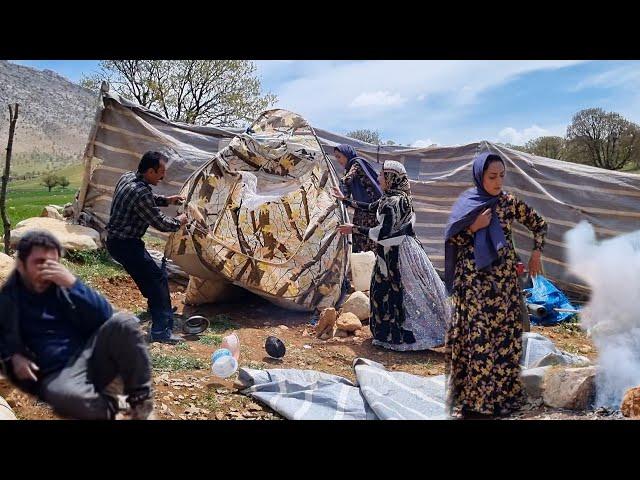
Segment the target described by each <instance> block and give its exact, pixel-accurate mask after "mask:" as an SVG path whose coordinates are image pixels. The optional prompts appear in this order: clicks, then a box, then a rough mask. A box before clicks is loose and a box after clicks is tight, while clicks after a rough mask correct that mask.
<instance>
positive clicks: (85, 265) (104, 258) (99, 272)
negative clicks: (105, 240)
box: [62, 249, 126, 281]
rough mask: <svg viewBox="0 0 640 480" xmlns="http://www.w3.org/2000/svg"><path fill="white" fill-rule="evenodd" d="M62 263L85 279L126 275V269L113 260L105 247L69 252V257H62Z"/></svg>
mask: <svg viewBox="0 0 640 480" xmlns="http://www.w3.org/2000/svg"><path fill="white" fill-rule="evenodd" d="M62 264H63V265H65V266H66V267H67V268H68V269H69V270H71V272H72V273H73V274H74V275H77V276H78V277H80V278H81V279H82V280H85V281H86V280H92V279H95V278H114V277H121V276H125V275H126V272H125V271H124V269H123V268H122V267H121V266H120V265H118V264H117V263H115V262H114V261H113V260H111V257H110V256H109V253H107V251H106V250H105V249H100V250H92V251H77V252H67V257H66V258H63V259H62Z"/></svg>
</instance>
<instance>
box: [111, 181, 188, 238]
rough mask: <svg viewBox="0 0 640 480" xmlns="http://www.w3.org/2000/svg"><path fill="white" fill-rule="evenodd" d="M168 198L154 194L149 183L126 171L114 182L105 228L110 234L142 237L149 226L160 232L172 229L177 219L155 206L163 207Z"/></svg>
mask: <svg viewBox="0 0 640 480" xmlns="http://www.w3.org/2000/svg"><path fill="white" fill-rule="evenodd" d="M168 205H169V201H168V200H167V198H166V197H163V196H162V195H154V194H153V192H152V191H151V185H149V184H148V183H147V182H145V181H144V179H143V178H142V175H139V174H137V173H136V172H127V173H125V174H124V175H123V176H122V177H121V178H120V180H119V181H118V184H117V185H116V190H115V193H114V194H113V201H112V202H111V214H110V218H109V224H108V225H107V231H108V232H109V237H111V238H120V239H130V238H142V236H143V235H144V234H145V233H146V231H147V228H149V226H152V227H153V228H155V229H156V230H160V231H161V232H175V231H177V230H179V229H180V222H179V221H178V220H176V219H175V218H171V217H168V216H167V215H165V214H164V213H162V212H161V211H160V209H159V208H158V207H166V206H168Z"/></svg>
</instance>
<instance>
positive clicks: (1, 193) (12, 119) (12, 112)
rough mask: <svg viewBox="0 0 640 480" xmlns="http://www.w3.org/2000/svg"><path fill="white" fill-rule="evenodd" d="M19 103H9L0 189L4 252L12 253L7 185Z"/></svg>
mask: <svg viewBox="0 0 640 480" xmlns="http://www.w3.org/2000/svg"><path fill="white" fill-rule="evenodd" d="M19 106H20V105H19V104H17V103H16V104H14V105H13V107H12V106H11V105H9V141H8V142H7V155H6V157H5V160H4V173H3V174H2V187H1V189H0V213H1V214H2V226H3V227H4V253H6V254H7V255H10V254H11V247H10V245H11V222H10V221H9V217H8V216H7V208H6V202H7V185H8V184H9V175H10V173H11V151H12V150H13V136H14V134H15V132H16V122H17V121H18V108H19Z"/></svg>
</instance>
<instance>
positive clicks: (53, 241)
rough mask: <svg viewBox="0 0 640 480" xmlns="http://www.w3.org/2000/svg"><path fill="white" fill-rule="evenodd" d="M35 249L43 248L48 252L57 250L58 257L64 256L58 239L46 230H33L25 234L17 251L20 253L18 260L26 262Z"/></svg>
mask: <svg viewBox="0 0 640 480" xmlns="http://www.w3.org/2000/svg"><path fill="white" fill-rule="evenodd" d="M35 247H42V248H46V249H48V250H54V249H55V250H57V251H58V255H61V254H62V245H60V242H59V241H58V239H57V238H56V237H54V236H53V235H51V234H50V233H49V232H45V231H44V230H32V231H30V232H27V233H25V235H24V236H23V237H22V238H21V239H20V241H19V242H18V246H17V248H16V250H17V251H18V258H19V259H20V260H21V261H23V262H25V261H26V260H27V258H29V255H31V251H32V250H33V249H34V248H35Z"/></svg>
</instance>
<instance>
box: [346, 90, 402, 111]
mask: <svg viewBox="0 0 640 480" xmlns="http://www.w3.org/2000/svg"><path fill="white" fill-rule="evenodd" d="M406 101H407V99H406V98H404V97H402V96H401V95H398V94H397V93H394V94H392V93H390V92H388V91H386V90H385V91H378V92H365V93H361V94H360V95H358V96H357V97H356V98H354V99H353V101H352V102H351V103H350V104H349V106H350V107H352V108H366V107H397V106H400V105H402V104H403V103H405V102H406Z"/></svg>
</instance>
